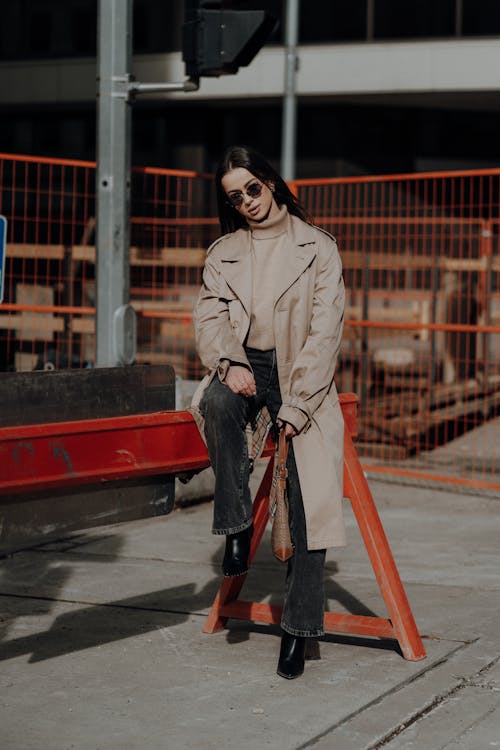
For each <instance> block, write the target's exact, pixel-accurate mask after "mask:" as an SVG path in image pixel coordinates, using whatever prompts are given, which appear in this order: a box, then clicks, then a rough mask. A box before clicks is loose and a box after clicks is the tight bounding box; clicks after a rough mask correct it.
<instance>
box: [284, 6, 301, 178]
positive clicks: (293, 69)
mask: <svg viewBox="0 0 500 750" xmlns="http://www.w3.org/2000/svg"><path fill="white" fill-rule="evenodd" d="M298 32H299V0H287V4H286V21H285V47H286V53H285V54H286V57H285V92H284V97H283V120H282V133H281V135H282V138H281V176H282V177H283V179H284V180H293V179H294V177H295V143H296V126H297V97H296V94H295V88H296V76H297V69H298V57H297V43H298Z"/></svg>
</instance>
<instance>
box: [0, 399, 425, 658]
mask: <svg viewBox="0 0 500 750" xmlns="http://www.w3.org/2000/svg"><path fill="white" fill-rule="evenodd" d="M340 404H341V407H342V413H343V415H344V420H345V426H346V429H345V462H344V466H345V471H344V485H345V486H344V493H345V496H346V497H348V498H349V499H350V500H351V503H352V507H353V510H354V514H355V516H356V520H357V522H358V525H359V528H360V531H361V534H362V537H363V541H364V543H365V546H366V549H367V552H368V555H369V558H370V561H371V563H372V566H373V570H374V572H375V575H376V578H377V582H378V584H379V587H380V590H381V592H382V595H383V598H384V600H385V603H386V606H387V609H388V612H389V615H390V619H384V618H379V617H366V616H356V615H348V614H335V613H330V612H329V613H327V614H326V615H325V629H326V630H327V631H330V632H337V633H352V634H357V635H365V636H373V637H378V638H392V639H396V640H397V641H398V643H399V645H400V647H401V651H402V653H403V656H404V657H405V658H406V659H412V660H417V659H423V658H424V657H425V649H424V647H423V644H422V641H421V638H420V635H419V633H418V631H417V628H416V625H415V621H414V619H413V615H412V612H411V609H410V606H409V604H408V600H407V598H406V594H405V591H404V588H403V585H402V583H401V580H400V578H399V574H398V571H397V568H396V565H395V563H394V559H393V557H392V554H391V550H390V548H389V544H388V542H387V538H386V536H385V533H384V530H383V527H382V524H381V522H380V518H379V516H378V513H377V510H376V507H375V504H374V502H373V498H372V496H371V493H370V490H369V487H368V484H367V482H366V479H365V477H364V474H363V471H362V469H361V466H360V464H359V460H358V457H357V454H356V450H355V448H354V446H353V443H352V439H351V432H352V433H355V430H356V412H357V397H356V396H355V395H354V394H341V395H340ZM269 443H270V441H269ZM54 446H55V447H54ZM266 447H267V450H266V452H265V455H271V456H272V454H273V450H272V445H268V446H266ZM20 459H21V460H20ZM208 465H209V464H208V456H207V451H206V446H205V445H204V443H203V441H202V439H201V437H200V434H199V431H198V429H197V427H196V425H195V423H194V420H193V417H192V416H191V415H190V414H188V413H187V412H180V411H179V412H156V413H152V414H139V415H130V416H122V417H108V418H103V419H88V420H79V421H74V422H61V423H54V424H38V425H24V426H23V425H21V426H17V427H0V497H1V496H2V495H10V496H11V497H12V496H13V495H14V494H18V493H26V492H29V493H32V492H40V491H44V490H47V489H57V488H65V487H74V486H78V485H81V484H86V483H95V482H99V483H102V482H105V481H110V480H116V479H123V478H126V479H130V480H133V479H135V478H137V477H143V476H151V475H158V474H166V473H169V474H171V473H179V472H183V471H189V470H192V469H201V468H205V467H206V466H208ZM272 469H273V460H272V458H271V460H270V461H269V466H268V468H267V470H266V473H265V475H264V479H263V480H262V482H261V486H260V488H259V490H258V492H257V495H256V499H255V502H254V529H255V530H254V536H253V539H252V549H251V560H252V559H253V557H254V555H255V552H256V550H257V548H258V546H259V544H260V541H261V538H262V535H263V533H264V530H265V527H266V524H267V520H268V507H269V490H270V487H271V480H272ZM245 577H246V576H240V577H238V578H233V579H224V581H223V583H222V586H221V588H220V590H219V593H218V594H217V596H216V598H215V601H214V604H213V606H212V609H211V611H210V614H209V616H208V618H207V622H206V625H205V628H204V630H205V632H207V633H213V632H215V631H217V630H220V629H221V628H222V627H223V626H224V623H225V621H226V620H227V618H228V617H232V618H239V619H245V620H258V621H259V622H272V623H279V615H280V611H281V610H280V608H278V607H275V606H270V605H267V604H257V603H254V602H242V601H238V600H237V597H238V594H239V592H240V590H241V588H242V586H243V583H244V581H245Z"/></svg>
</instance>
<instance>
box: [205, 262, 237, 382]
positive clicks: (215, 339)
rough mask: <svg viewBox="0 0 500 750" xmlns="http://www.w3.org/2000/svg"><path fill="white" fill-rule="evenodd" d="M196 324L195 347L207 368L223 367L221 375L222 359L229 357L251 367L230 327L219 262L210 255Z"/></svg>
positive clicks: (227, 303)
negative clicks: (218, 266)
mask: <svg viewBox="0 0 500 750" xmlns="http://www.w3.org/2000/svg"><path fill="white" fill-rule="evenodd" d="M193 323H194V331H195V339H196V350H197V352H198V355H199V357H200V359H201V361H202V362H203V364H204V365H205V367H207V368H208V369H209V370H213V369H215V368H218V367H219V366H221V373H220V375H222V373H223V370H227V367H225V368H224V365H223V364H222V363H223V360H229V361H230V362H236V363H238V364H241V365H244V366H245V367H248V368H249V369H251V368H250V364H249V362H248V359H247V357H246V354H245V350H244V348H243V345H242V344H241V342H240V340H239V339H238V336H237V335H236V333H235V331H234V329H233V327H232V326H231V320H230V317H229V302H228V299H227V289H226V290H225V284H223V283H222V281H221V275H220V272H219V270H218V268H217V263H216V261H214V260H213V259H212V258H211V257H210V256H208V258H207V260H206V262H205V268H204V270H203V283H202V286H201V289H200V293H199V295H198V300H197V302H196V306H195V309H194V314H193ZM223 375H224V376H225V372H224V373H223ZM222 379H223V378H222Z"/></svg>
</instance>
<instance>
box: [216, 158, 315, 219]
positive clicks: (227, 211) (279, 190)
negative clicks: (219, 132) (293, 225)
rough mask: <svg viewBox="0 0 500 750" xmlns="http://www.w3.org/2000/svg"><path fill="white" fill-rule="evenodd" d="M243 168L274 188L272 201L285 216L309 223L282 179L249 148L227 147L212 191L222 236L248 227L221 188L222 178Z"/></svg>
mask: <svg viewBox="0 0 500 750" xmlns="http://www.w3.org/2000/svg"><path fill="white" fill-rule="evenodd" d="M238 167H243V168H244V169H248V171H249V172H250V173H251V174H253V175H254V176H255V177H257V179H258V180H260V181H261V182H263V183H264V184H266V185H271V184H272V185H273V186H274V199H275V201H276V203H277V204H278V206H282V205H283V204H285V205H286V207H287V209H288V213H290V214H293V215H294V216H298V217H299V219H302V220H303V221H306V222H309V218H308V216H307V214H306V212H305V211H304V209H303V208H302V206H301V205H300V203H299V201H298V200H297V198H296V197H295V195H294V194H293V193H292V192H291V190H290V188H289V187H288V186H287V184H286V182H285V181H284V180H283V178H282V177H281V176H280V175H279V174H278V173H277V172H276V170H275V169H273V168H272V166H271V165H270V164H269V163H268V162H267V161H266V160H265V159H264V157H263V156H261V155H260V154H259V153H257V151H254V150H253V149H252V148H249V147H248V146H230V147H229V148H227V149H226V151H225V152H224V155H223V157H222V159H221V161H220V163H219V166H218V167H217V171H216V173H215V189H216V192H217V210H218V213H219V221H220V225H221V229H222V232H223V234H226V233H227V232H234V231H235V230H236V229H239V228H240V227H247V226H248V225H247V222H246V221H245V219H244V217H243V216H242V215H241V214H240V213H239V212H238V211H237V210H236V209H235V208H233V206H231V205H230V204H229V201H228V199H227V195H226V193H225V192H224V188H223V187H222V178H223V177H224V175H226V174H227V173H228V172H231V170H232V169H238Z"/></svg>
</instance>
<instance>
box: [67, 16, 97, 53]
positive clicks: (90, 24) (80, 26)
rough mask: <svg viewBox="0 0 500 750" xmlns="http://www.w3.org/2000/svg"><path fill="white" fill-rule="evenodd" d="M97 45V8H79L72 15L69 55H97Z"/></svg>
mask: <svg viewBox="0 0 500 750" xmlns="http://www.w3.org/2000/svg"><path fill="white" fill-rule="evenodd" d="M96 44H97V6H96V5H95V4H94V3H93V4H92V7H90V8H78V9H77V10H74V11H72V13H71V48H70V50H69V54H76V55H95V53H96Z"/></svg>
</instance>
